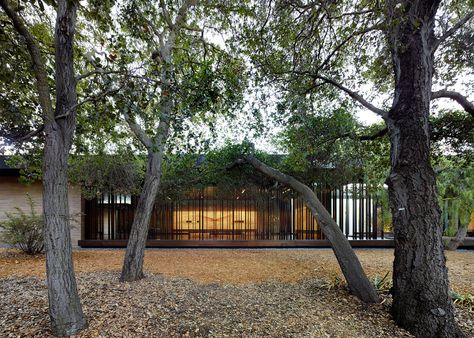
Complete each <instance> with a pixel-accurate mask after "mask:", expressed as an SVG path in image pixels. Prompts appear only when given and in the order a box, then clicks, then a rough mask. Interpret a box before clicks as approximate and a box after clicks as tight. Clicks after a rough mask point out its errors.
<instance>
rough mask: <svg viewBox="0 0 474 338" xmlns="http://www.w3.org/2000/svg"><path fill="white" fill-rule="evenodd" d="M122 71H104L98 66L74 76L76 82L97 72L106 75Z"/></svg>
mask: <svg viewBox="0 0 474 338" xmlns="http://www.w3.org/2000/svg"><path fill="white" fill-rule="evenodd" d="M122 73H123V71H120V70H107V71H105V70H103V69H101V68H98V69H94V70H92V71H90V72H87V73H84V74H81V75H78V76H76V83H77V82H79V81H81V80H84V79H85V78H88V77H89V76H92V75H97V74H100V75H107V74H122Z"/></svg>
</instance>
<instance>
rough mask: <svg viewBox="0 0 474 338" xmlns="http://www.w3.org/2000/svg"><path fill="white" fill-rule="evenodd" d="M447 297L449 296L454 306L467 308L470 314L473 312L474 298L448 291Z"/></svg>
mask: <svg viewBox="0 0 474 338" xmlns="http://www.w3.org/2000/svg"><path fill="white" fill-rule="evenodd" d="M449 295H450V296H451V299H452V300H453V303H454V304H456V305H459V306H463V307H467V308H469V309H470V311H471V312H472V311H474V296H471V295H463V294H460V293H457V292H455V291H453V290H449Z"/></svg>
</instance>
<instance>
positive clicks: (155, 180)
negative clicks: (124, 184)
mask: <svg viewBox="0 0 474 338" xmlns="http://www.w3.org/2000/svg"><path fill="white" fill-rule="evenodd" d="M162 157H163V151H160V152H159V153H151V152H150V153H149V154H148V164H147V170H146V174H145V183H144V184H143V188H142V192H141V194H140V199H139V200H138V204H137V208H136V210H135V216H134V218H133V224H132V229H131V231H130V237H129V239H128V244H127V250H126V252H125V258H124V261H123V268H122V274H121V276H120V281H122V282H131V281H136V280H139V279H142V278H143V277H144V276H145V275H144V274H143V258H144V255H145V246H146V239H147V236H148V227H149V224H150V218H151V214H152V212H153V206H154V205H155V199H156V194H157V193H158V189H159V186H160V175H161V162H162Z"/></svg>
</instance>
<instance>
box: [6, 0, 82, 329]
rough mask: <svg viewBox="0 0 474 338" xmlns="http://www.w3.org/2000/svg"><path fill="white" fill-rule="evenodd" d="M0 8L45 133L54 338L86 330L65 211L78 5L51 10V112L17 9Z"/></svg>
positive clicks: (40, 62) (37, 54) (43, 75)
mask: <svg viewBox="0 0 474 338" xmlns="http://www.w3.org/2000/svg"><path fill="white" fill-rule="evenodd" d="M0 6H1V7H2V9H3V11H4V12H5V14H6V15H7V16H8V18H9V19H10V21H11V24H12V25H13V27H14V28H15V30H16V32H17V33H18V35H19V36H21V37H22V38H23V39H24V41H25V43H26V46H27V49H28V52H29V54H30V57H31V62H32V72H33V73H34V77H35V79H36V90H37V98H38V101H39V106H40V109H41V113H42V118H43V123H44V125H43V128H42V129H44V134H45V144H44V161H43V214H44V217H45V229H44V239H45V248H46V273H47V281H48V299H49V314H50V318H51V324H52V329H53V332H54V333H55V334H56V335H58V336H69V335H73V334H76V333H77V332H79V331H81V330H82V329H84V328H85V327H86V326H87V321H86V318H85V316H84V314H83V312H82V307H81V303H80V300H79V295H78V292H77V286H76V279H75V275H74V269H73V262H72V248H71V238H70V226H69V216H68V215H69V207H68V170H67V159H68V154H69V150H70V148H71V144H72V138H73V135H74V130H75V127H76V116H75V115H76V101H77V99H76V89H75V86H76V78H75V75H74V69H73V41H74V33H75V24H76V9H77V5H76V4H75V3H74V2H70V1H64V0H59V1H58V4H57V8H56V26H55V31H54V46H55V63H54V70H55V94H56V99H55V107H54V108H53V100H52V97H51V96H52V89H51V87H50V83H49V78H48V72H47V70H46V65H45V57H44V55H43V54H42V53H41V50H40V47H39V45H38V42H37V40H36V38H35V37H34V35H33V34H32V33H31V32H30V30H29V28H28V26H27V25H26V23H25V21H24V20H23V19H22V17H21V16H20V15H19V14H18V10H16V9H14V8H13V7H12V5H11V4H10V3H9V2H8V1H7V0H1V1H0Z"/></svg>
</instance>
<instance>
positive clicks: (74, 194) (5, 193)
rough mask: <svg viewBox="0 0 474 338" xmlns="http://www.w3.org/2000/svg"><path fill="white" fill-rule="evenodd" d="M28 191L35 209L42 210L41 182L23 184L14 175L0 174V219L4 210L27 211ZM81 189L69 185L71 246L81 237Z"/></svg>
mask: <svg viewBox="0 0 474 338" xmlns="http://www.w3.org/2000/svg"><path fill="white" fill-rule="evenodd" d="M27 193H29V194H30V196H31V197H32V199H33V201H34V202H35V205H36V211H37V212H38V213H41V212H42V208H43V200H42V195H43V187H42V185H41V182H35V183H33V184H29V185H25V184H21V183H20V182H18V177H15V176H0V220H5V219H6V215H5V212H13V213H14V212H15V210H14V208H15V207H19V208H20V209H22V210H24V211H25V212H28V210H29V205H28V201H27V199H26V194H27ZM81 202H82V201H81V189H80V187H78V186H72V185H70V186H69V210H70V213H71V215H72V216H73V219H72V220H71V226H72V227H71V240H72V246H73V247H77V246H78V241H79V240H80V239H81Z"/></svg>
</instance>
